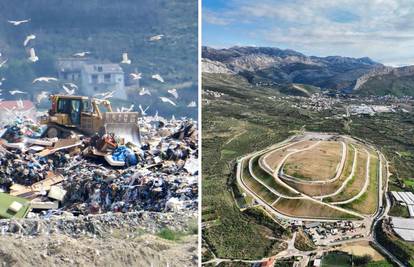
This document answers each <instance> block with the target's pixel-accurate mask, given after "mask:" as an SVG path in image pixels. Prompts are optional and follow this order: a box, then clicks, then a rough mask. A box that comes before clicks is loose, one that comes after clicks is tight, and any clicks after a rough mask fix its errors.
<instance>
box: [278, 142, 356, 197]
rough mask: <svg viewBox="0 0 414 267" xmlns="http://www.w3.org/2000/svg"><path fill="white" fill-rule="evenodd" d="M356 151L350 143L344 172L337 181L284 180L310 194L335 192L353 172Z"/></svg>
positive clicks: (318, 194)
mask: <svg viewBox="0 0 414 267" xmlns="http://www.w3.org/2000/svg"><path fill="white" fill-rule="evenodd" d="M354 153H355V151H354V149H353V148H352V147H351V146H350V145H348V152H347V154H346V159H345V166H344V169H343V172H342V173H341V176H340V177H339V179H338V180H336V181H335V182H332V183H328V184H299V183H295V182H291V181H288V180H284V182H285V183H287V184H289V185H290V186H292V187H293V188H295V189H296V190H298V191H300V192H302V193H304V194H306V195H309V196H322V195H327V194H330V193H333V192H335V191H336V190H337V189H338V188H339V187H340V186H341V185H342V183H343V182H344V181H345V180H346V178H348V176H349V175H350V174H351V172H352V165H353V162H354Z"/></svg>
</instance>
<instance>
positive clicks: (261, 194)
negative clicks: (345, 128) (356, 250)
mask: <svg viewBox="0 0 414 267" xmlns="http://www.w3.org/2000/svg"><path fill="white" fill-rule="evenodd" d="M382 165H383V163H382V162H381V160H380V159H379V154H378V152H377V151H376V150H375V148H373V147H372V146H371V145H369V144H365V143H363V142H362V141H357V140H355V139H353V138H350V137H346V136H337V135H328V134H327V135H321V137H320V138H315V137H314V135H312V138H309V137H308V138H306V134H305V135H304V136H300V137H297V138H294V139H293V140H291V141H289V142H285V143H283V145H280V146H272V147H269V148H267V149H264V150H262V151H259V152H256V153H254V154H251V155H248V156H245V157H244V158H242V159H241V160H240V165H239V169H240V171H239V174H240V175H239V176H240V177H239V185H240V187H241V188H242V190H243V191H244V192H245V193H246V194H245V195H246V199H247V197H248V198H249V199H250V201H252V199H254V200H256V202H255V203H259V204H261V205H263V206H265V207H266V209H268V210H269V211H272V212H274V213H275V214H276V215H279V216H282V217H286V218H292V219H310V220H344V219H362V218H366V217H367V216H372V215H374V214H375V213H376V211H377V210H378V206H379V184H380V183H379V181H380V178H381V177H380V175H382V172H381V171H380V168H382ZM247 202H248V201H247Z"/></svg>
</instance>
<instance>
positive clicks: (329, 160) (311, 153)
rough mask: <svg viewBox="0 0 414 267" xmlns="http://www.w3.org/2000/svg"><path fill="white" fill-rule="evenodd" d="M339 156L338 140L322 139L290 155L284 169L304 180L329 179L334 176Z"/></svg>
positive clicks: (340, 146) (288, 173) (339, 144)
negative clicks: (314, 145) (309, 147)
mask: <svg viewBox="0 0 414 267" xmlns="http://www.w3.org/2000/svg"><path fill="white" fill-rule="evenodd" d="M341 157H342V145H341V143H340V142H334V141H323V142H321V143H319V145H317V146H316V147H314V148H312V149H310V150H306V151H303V152H299V153H295V154H293V155H291V156H290V157H289V158H288V159H287V160H286V162H285V166H284V171H285V173H286V174H287V175H290V176H293V177H297V178H303V179H306V180H329V179H332V178H333V177H335V175H336V172H337V168H338V165H339V163H340V162H341Z"/></svg>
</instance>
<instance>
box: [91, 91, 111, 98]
mask: <svg viewBox="0 0 414 267" xmlns="http://www.w3.org/2000/svg"><path fill="white" fill-rule="evenodd" d="M114 93H115V91H109V92H104V93H99V94H95V95H94V97H98V96H102V97H101V98H100V99H101V100H105V99H108V98H111V97H113V95H114Z"/></svg>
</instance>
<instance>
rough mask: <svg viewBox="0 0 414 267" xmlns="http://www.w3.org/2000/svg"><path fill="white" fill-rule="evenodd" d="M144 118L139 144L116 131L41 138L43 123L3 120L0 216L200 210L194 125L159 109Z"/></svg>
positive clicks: (0, 157) (0, 159) (0, 143)
mask: <svg viewBox="0 0 414 267" xmlns="http://www.w3.org/2000/svg"><path fill="white" fill-rule="evenodd" d="M139 124H140V125H139V127H140V130H141V140H140V143H139V144H137V143H131V142H128V143H125V141H124V140H122V139H120V138H117V136H115V135H114V134H113V133H106V134H104V135H103V136H98V135H95V136H91V137H87V136H82V135H76V134H72V135H71V136H69V137H67V138H65V139H58V138H42V136H43V132H44V131H45V129H44V127H42V126H41V125H40V124H37V123H35V122H33V121H31V120H27V119H16V121H14V122H12V123H11V124H8V125H5V126H3V127H2V129H0V190H1V191H2V192H4V193H0V217H3V218H11V217H25V216H27V214H28V212H29V211H30V210H33V211H34V212H36V213H38V214H39V216H49V215H50V214H52V213H54V212H55V211H56V212H57V211H59V213H62V212H66V213H68V214H74V215H80V214H82V215H87V214H96V213H106V212H130V211H141V210H146V211H158V212H162V211H166V210H167V211H179V210H183V209H187V210H193V211H194V210H196V209H197V205H198V204H197V196H198V185H197V175H198V135H197V126H196V125H197V124H196V123H195V122H193V121H191V120H187V119H182V120H177V119H175V118H173V119H171V120H167V119H164V118H162V117H159V116H154V117H149V116H146V117H142V118H140V119H139ZM2 199H4V201H2ZM41 210H43V212H42V213H39V212H40V211H41ZM45 211H47V213H45ZM30 214H32V213H30ZM47 214H49V215H47Z"/></svg>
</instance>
